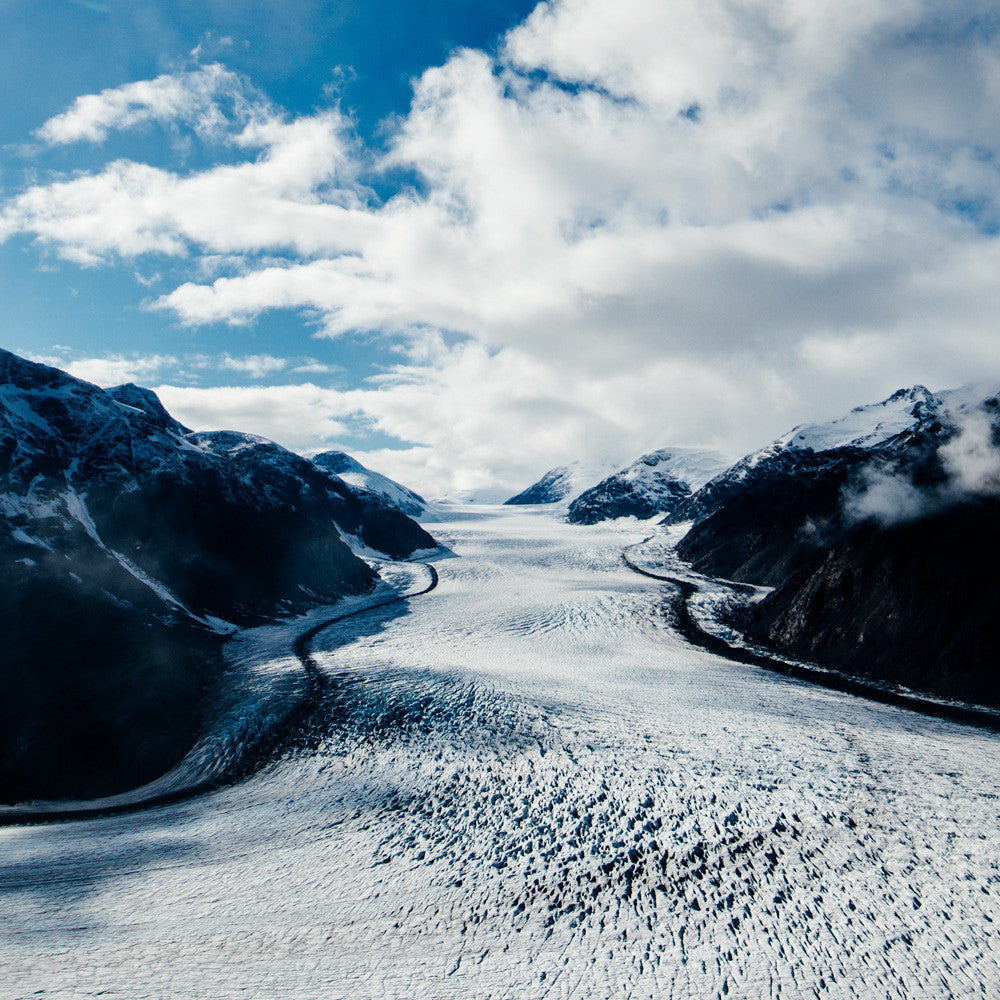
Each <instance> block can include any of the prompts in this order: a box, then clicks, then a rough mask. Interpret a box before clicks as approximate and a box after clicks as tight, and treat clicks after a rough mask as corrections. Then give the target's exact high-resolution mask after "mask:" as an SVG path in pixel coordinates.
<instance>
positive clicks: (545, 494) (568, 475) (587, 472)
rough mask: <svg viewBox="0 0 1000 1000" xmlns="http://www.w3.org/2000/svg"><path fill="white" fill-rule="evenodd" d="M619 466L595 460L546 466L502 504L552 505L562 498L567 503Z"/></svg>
mask: <svg viewBox="0 0 1000 1000" xmlns="http://www.w3.org/2000/svg"><path fill="white" fill-rule="evenodd" d="M618 468H620V464H619V463H618V462H611V461H596V462H584V461H576V462H570V463H569V464H568V465H558V466H556V467H555V468H554V469H549V471H548V472H546V473H545V475H544V476H542V477H541V479H539V480H538V481H537V482H534V483H532V484H531V485H530V486H529V487H528V488H527V489H526V490H522V491H521V492H520V493H518V494H517V495H516V496H512V497H510V499H508V500H505V501H504V503H505V504H511V505H521V504H525V505H526V504H554V503H560V502H563V501H565V502H566V503H570V502H572V501H573V500H575V499H576V498H577V497H578V496H579V495H580V494H581V493H582V492H583V491H584V490H588V489H590V488H591V487H592V486H594V485H595V484H596V483H599V482H600V481H601V480H603V479H605V478H606V477H607V476H609V475H611V474H612V473H613V472H615V470H617V469H618Z"/></svg>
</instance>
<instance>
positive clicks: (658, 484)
mask: <svg viewBox="0 0 1000 1000" xmlns="http://www.w3.org/2000/svg"><path fill="white" fill-rule="evenodd" d="M727 465H728V463H727V462H726V460H725V459H724V458H723V457H722V456H721V455H720V454H718V453H717V452H713V451H707V450H701V449H695V448H663V449H661V450H659V451H654V452H650V453H649V454H647V455H643V456H642V457H641V458H638V459H636V461H635V462H633V463H632V464H631V465H628V466H626V467H625V468H621V469H616V468H615V467H614V466H613V465H608V464H607V463H598V464H589V465H588V464H585V463H583V462H574V463H571V464H569V465H565V466H559V467H557V468H555V469H550V470H549V471H548V472H546V473H545V475H544V476H542V478H541V479H539V480H538V481H537V482H536V483H533V484H532V485H531V486H529V487H528V488H527V489H526V490H524V491H522V492H521V493H518V494H517V496H513V497H511V498H510V499H509V500H506V501H505V503H507V504H512V505H522V504H523V505H527V504H560V503H561V504H564V505H565V506H566V514H567V519H568V520H569V521H571V522H573V523H574V524H596V523H598V522H599V521H607V520H610V519H612V518H616V517H638V518H649V517H654V516H656V515H657V514H661V515H662V514H666V513H668V512H670V511H672V510H673V509H674V508H675V507H676V506H677V505H678V504H680V503H682V502H683V501H684V500H686V499H687V498H688V497H690V496H691V494H692V491H694V490H697V489H698V488H700V487H701V486H702V485H704V483H706V482H707V481H708V480H709V479H711V478H712V476H714V475H716V474H717V473H719V472H721V471H723V470H724V469H725V468H726V467H727Z"/></svg>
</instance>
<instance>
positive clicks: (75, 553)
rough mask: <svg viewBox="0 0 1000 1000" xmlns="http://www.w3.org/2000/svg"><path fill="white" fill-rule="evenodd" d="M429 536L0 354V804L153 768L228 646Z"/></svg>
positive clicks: (348, 587) (113, 395)
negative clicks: (370, 555)
mask: <svg viewBox="0 0 1000 1000" xmlns="http://www.w3.org/2000/svg"><path fill="white" fill-rule="evenodd" d="M387 482H388V481H387ZM435 545H436V543H435V541H434V539H433V538H432V537H431V536H430V535H429V534H428V533H427V532H426V531H425V530H424V529H423V528H421V527H420V525H418V524H417V523H416V522H414V521H413V520H411V519H410V518H409V517H408V516H407V515H406V514H404V513H403V512H402V511H401V510H399V508H398V507H396V506H395V505H394V504H393V503H392V502H391V500H390V499H388V498H387V497H386V496H385V495H384V494H383V493H372V492H369V491H367V490H365V489H362V488H359V487H357V486H353V485H350V484H349V483H347V482H345V481H344V480H342V479H341V478H340V477H338V476H337V475H336V474H334V473H333V472H331V471H329V470H328V469H325V468H323V467H322V466H320V465H316V464H314V463H312V462H310V461H308V460H307V459H304V458H302V457H301V456H299V455H295V454H293V453H292V452H290V451H287V450H286V449H284V448H281V447H280V446H279V445H276V444H274V443H273V442H270V441H266V440H264V439H263V438H258V437H254V436H253V435H249V434H240V433H236V432H230V431H218V432H207V433H197V432H193V431H190V430H188V429H187V428H186V427H183V426H182V425H181V424H180V423H179V422H178V421H177V420H175V419H174V418H173V417H171V416H170V414H169V413H167V411H166V410H165V409H164V408H163V406H162V405H161V403H160V401H159V400H158V399H157V397H156V396H155V394H154V393H152V392H150V391H149V390H147V389H141V388H139V387H137V386H134V385H126V386H120V387H118V388H115V389H108V390H104V389H100V388H98V387H97V386H94V385H90V384H89V383H87V382H83V381H80V380H79V379H75V378H73V377H71V376H69V375H67V374H66V373H65V372H61V371H59V370H58V369H54V368H49V367H47V366H44V365H39V364H34V363H32V362H29V361H25V360H24V359H22V358H19V357H17V356H16V355H13V354H10V353H9V352H6V351H0V593H2V598H0V629H2V632H3V635H4V647H5V655H4V658H3V661H2V664H0V682H2V684H3V685H4V691H5V696H4V699H3V700H2V702H0V797H2V798H3V799H5V800H7V801H12V800H13V799H14V798H23V797H25V796H29V795H30V796H46V797H51V796H60V795H64V794H72V795H96V794H104V793H106V792H109V791H114V790H118V789H120V788H124V787H128V786H131V785H136V784H140V783H142V781H145V780H148V779H149V778H151V777H155V776H156V775H157V774H158V773H161V772H162V771H163V770H165V769H166V767H167V766H169V765H170V764H172V763H173V761H174V760H176V759H177V758H178V757H179V756H180V755H181V754H183V752H184V751H186V749H187V747H188V746H189V745H190V743H191V742H192V740H193V736H194V734H195V733H196V732H197V729H198V726H199V721H200V720H199V716H198V711H199V705H200V703H201V699H202V696H203V692H204V689H205V686H206V685H207V684H209V683H210V682H211V680H212V678H213V676H214V675H215V674H216V673H217V671H218V669H219V662H220V661H219V655H218V647H219V641H220V636H221V635H223V634H225V633H226V632H228V631H231V630H232V628H233V627H235V626H236V625H242V624H247V623H253V622H259V621H262V620H265V619H267V618H271V617H274V616H277V615H284V614H289V613H294V612H299V611H302V610H305V609H306V608H308V607H312V606H315V605H317V604H321V603H329V602H332V601H334V600H336V599H338V598H340V597H342V596H344V595H345V594H356V593H361V592H365V591H367V590H369V589H370V588H371V587H372V586H373V583H374V581H375V579H376V573H375V571H374V570H373V569H372V568H371V567H370V566H369V565H368V564H367V563H366V562H364V561H363V560H362V559H359V558H358V557H357V555H355V553H354V551H352V546H353V547H354V548H355V549H357V550H359V551H361V550H367V551H370V550H374V551H376V552H377V553H384V554H385V555H386V556H388V557H392V558H404V557H406V556H408V555H410V554H412V553H413V552H414V551H416V550H420V549H431V548H434V547H435Z"/></svg>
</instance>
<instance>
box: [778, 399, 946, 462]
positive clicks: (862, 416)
mask: <svg viewBox="0 0 1000 1000" xmlns="http://www.w3.org/2000/svg"><path fill="white" fill-rule="evenodd" d="M940 402H941V401H940V399H939V398H938V397H937V396H935V395H934V393H932V392H931V391H930V390H929V389H927V388H926V387H925V386H922V385H915V386H912V387H911V388H909V389H899V390H898V391H897V392H894V393H893V394H892V395H891V396H889V397H888V399H883V400H882V401H881V402H880V403H869V404H867V405H864V406H856V407H854V409H853V410H851V411H850V413H846V414H845V415H844V416H842V417H838V418H837V419H836V420H830V421H827V422H825V423H817V424H801V425H800V426H798V427H795V428H793V429H792V430H790V431H789V432H788V433H787V434H784V435H782V436H781V437H779V438H778V439H777V440H776V441H775V442H774V446H777V447H780V448H794V449H805V448H808V449H809V450H811V451H834V450H836V449H838V448H874V447H876V446H877V445H880V444H884V443H885V442H886V441H888V440H889V439H890V438H893V437H895V436H896V435H897V434H901V433H903V432H904V431H907V430H910V429H911V428H912V427H914V426H916V424H917V423H919V422H920V421H921V420H923V419H925V418H926V417H928V416H930V415H932V414H933V413H934V412H936V410H937V408H938V407H939V406H940Z"/></svg>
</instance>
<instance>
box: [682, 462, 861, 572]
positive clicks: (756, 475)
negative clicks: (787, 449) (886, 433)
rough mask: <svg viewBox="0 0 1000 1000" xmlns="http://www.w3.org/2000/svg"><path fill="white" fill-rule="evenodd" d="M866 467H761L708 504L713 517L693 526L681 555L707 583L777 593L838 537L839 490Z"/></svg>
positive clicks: (821, 464) (776, 464) (814, 464)
mask: <svg viewBox="0 0 1000 1000" xmlns="http://www.w3.org/2000/svg"><path fill="white" fill-rule="evenodd" d="M864 460H865V457H863V456H861V455H859V454H857V453H852V454H851V455H849V456H840V457H834V456H824V455H815V454H814V453H811V452H810V453H808V454H805V455H803V454H799V455H797V456H795V457H794V458H792V457H791V456H787V455H779V456H776V457H775V459H774V460H773V461H771V462H767V463H761V465H759V466H757V467H756V468H755V469H754V470H753V472H752V473H751V474H750V475H748V476H747V477H746V478H744V479H742V480H740V481H739V483H738V487H737V484H734V483H732V482H726V483H724V484H722V486H721V488H720V489H718V490H717V491H716V492H715V493H714V494H712V493H710V494H708V495H707V496H706V497H705V498H704V500H703V502H705V503H706V504H708V503H711V506H712V508H714V509H713V512H712V513H710V514H708V515H707V516H704V517H702V519H701V520H699V521H696V522H695V524H694V525H693V526H692V527H691V530H690V531H689V532H688V533H687V534H686V535H685V536H684V538H683V539H682V540H681V542H680V544H679V545H678V547H677V551H678V554H679V555H680V556H681V557H682V558H683V559H686V560H687V561H688V562H690V563H691V565H692V566H693V567H694V569H696V570H697V571H698V572H699V573H704V574H706V575H708V576H715V577H720V578H723V579H726V580H738V581H741V582H744V583H756V584H762V585H765V586H772V587H773V586H777V585H778V584H779V583H781V582H782V581H783V580H784V579H785V578H786V577H787V576H788V574H789V573H792V572H794V571H795V570H796V569H798V568H800V567H801V566H802V565H803V564H804V563H805V562H807V561H808V560H810V559H811V558H812V557H813V555H814V554H815V553H816V552H817V551H819V550H820V549H822V548H823V547H824V546H825V545H826V544H827V543H828V542H829V540H830V538H831V534H832V533H835V532H836V531H838V530H839V529H838V525H839V521H840V514H841V506H842V504H841V491H842V488H843V486H844V484H845V483H846V482H847V480H848V477H849V475H850V473H851V471H852V469H854V468H855V465H856V464H857V463H858V462H863V461H864ZM709 485H712V484H709Z"/></svg>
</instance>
